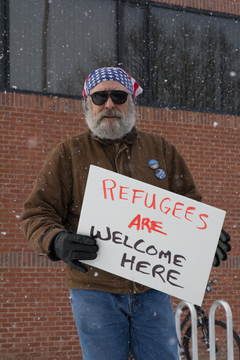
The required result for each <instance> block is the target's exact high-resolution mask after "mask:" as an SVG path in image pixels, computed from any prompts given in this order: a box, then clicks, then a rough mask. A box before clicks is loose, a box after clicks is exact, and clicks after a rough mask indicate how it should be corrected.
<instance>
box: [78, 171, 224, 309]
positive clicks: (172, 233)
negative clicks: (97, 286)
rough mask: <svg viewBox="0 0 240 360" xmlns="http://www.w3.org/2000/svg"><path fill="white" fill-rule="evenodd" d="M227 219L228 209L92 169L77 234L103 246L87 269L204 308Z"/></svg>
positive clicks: (108, 172)
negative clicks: (216, 253)
mask: <svg viewBox="0 0 240 360" xmlns="http://www.w3.org/2000/svg"><path fill="white" fill-rule="evenodd" d="M160 181H161V180H159V183H160ZM224 218H225V211H223V210H219V209H217V208H214V207H212V206H209V205H206V204H203V203H201V202H198V201H195V200H192V199H189V198H186V197H184V196H181V195H178V194H175V193H172V192H170V191H166V190H163V189H161V188H158V187H155V186H152V185H149V184H146V183H143V182H141V181H138V180H135V179H132V178H129V177H127V176H123V175H120V174H118V173H115V172H112V171H109V170H105V169H103V168H100V167H97V166H93V165H91V166H90V170H89V175H88V180H87V185H86V190H85V195H84V201H83V205H82V210H81V216H80V220H79V224H78V230H77V232H78V233H79V234H84V235H88V236H94V237H96V240H97V243H98V245H99V251H98V256H97V258H96V259H95V260H89V261H84V262H85V263H86V264H89V265H92V266H94V267H97V268H99V269H102V270H105V271H107V272H110V273H113V274H116V275H119V276H121V277H123V278H126V279H129V280H132V281H135V282H138V283H140V284H143V285H146V286H148V287H150V288H154V289H157V290H160V291H163V292H165V293H168V294H170V295H172V296H175V297H177V298H179V299H182V300H185V301H189V302H191V303H193V304H197V305H201V303H202V300H203V296H204V292H205V288H206V284H207V281H208V277H209V273H210V271H211V267H212V262H213V258H214V254H215V251H216V247H217V243H218V239H219V235H220V232H221V229H222V225H223V222H224Z"/></svg>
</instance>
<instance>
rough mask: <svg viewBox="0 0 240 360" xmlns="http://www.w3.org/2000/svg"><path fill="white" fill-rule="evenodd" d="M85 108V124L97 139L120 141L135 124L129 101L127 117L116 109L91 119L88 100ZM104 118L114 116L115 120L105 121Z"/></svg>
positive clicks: (102, 112)
mask: <svg viewBox="0 0 240 360" xmlns="http://www.w3.org/2000/svg"><path fill="white" fill-rule="evenodd" d="M86 101H87V104H86V105H87V106H86V113H85V116H86V122H87V124H88V127H89V129H90V130H91V131H92V133H93V134H94V135H96V136H97V137H98V138H99V139H109V140H116V139H121V138H122V137H123V136H125V135H126V134H127V133H129V132H130V131H131V130H132V128H133V126H134V124H135V120H136V118H135V110H134V104H133V101H132V99H131V101H130V104H129V115H128V116H126V115H124V114H122V113H121V112H120V111H118V110H116V109H112V110H108V109H105V110H103V111H101V112H100V113H99V114H98V115H96V116H94V117H92V107H91V104H90V101H89V99H87V100H86ZM105 116H116V119H111V120H107V119H104V117H105Z"/></svg>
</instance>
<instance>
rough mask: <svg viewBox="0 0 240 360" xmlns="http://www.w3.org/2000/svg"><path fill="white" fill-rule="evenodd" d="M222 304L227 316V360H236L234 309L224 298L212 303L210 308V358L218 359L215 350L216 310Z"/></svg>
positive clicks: (211, 359) (212, 359)
mask: <svg viewBox="0 0 240 360" xmlns="http://www.w3.org/2000/svg"><path fill="white" fill-rule="evenodd" d="M219 305H221V306H222V307H223V308H224V310H225V312H226V317H227V360H234V358H233V323H232V311H231V308H230V306H229V305H228V303H227V302H226V301H224V300H216V301H214V303H213V304H212V305H211V307H210V310H209V341H210V360H216V352H215V345H216V344H215V310H216V308H217V307H218V306H219Z"/></svg>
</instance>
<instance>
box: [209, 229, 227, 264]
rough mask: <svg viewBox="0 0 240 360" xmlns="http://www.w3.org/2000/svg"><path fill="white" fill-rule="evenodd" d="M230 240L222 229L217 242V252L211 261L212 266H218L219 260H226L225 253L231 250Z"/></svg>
mask: <svg viewBox="0 0 240 360" xmlns="http://www.w3.org/2000/svg"><path fill="white" fill-rule="evenodd" d="M230 240H231V238H230V235H229V234H228V233H227V232H226V231H225V230H223V229H222V231H221V234H220V237H219V241H218V246H217V250H216V253H215V256H214V260H213V266H219V265H220V261H221V260H222V261H225V260H227V254H226V253H227V252H228V251H230V250H231V245H230V244H229V241H230Z"/></svg>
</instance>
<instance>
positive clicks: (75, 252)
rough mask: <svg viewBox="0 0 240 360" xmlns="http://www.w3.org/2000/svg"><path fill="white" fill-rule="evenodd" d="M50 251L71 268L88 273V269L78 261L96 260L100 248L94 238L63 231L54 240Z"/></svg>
mask: <svg viewBox="0 0 240 360" xmlns="http://www.w3.org/2000/svg"><path fill="white" fill-rule="evenodd" d="M50 250H51V252H52V253H53V255H54V256H55V257H57V258H58V259H59V260H63V261H64V262H65V263H67V264H68V265H69V266H70V267H71V268H73V269H75V270H78V271H81V272H83V273H86V272H87V271H88V269H87V267H86V266H84V265H83V264H82V263H81V262H80V261H78V260H93V259H96V257H97V251H98V246H97V244H96V240H95V239H94V238H91V237H89V236H84V235H78V234H75V233H73V232H69V231H61V232H59V233H57V234H56V235H55V236H54V237H53V238H52V240H51V246H50Z"/></svg>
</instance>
